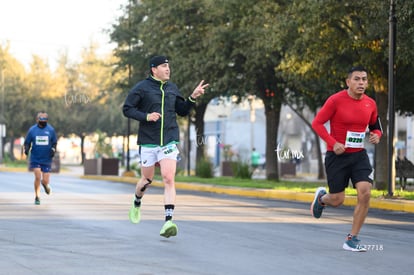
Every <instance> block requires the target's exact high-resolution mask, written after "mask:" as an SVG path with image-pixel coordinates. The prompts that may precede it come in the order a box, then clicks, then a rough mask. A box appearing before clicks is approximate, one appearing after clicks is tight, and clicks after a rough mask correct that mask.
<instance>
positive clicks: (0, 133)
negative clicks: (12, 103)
mask: <svg viewBox="0 0 414 275" xmlns="http://www.w3.org/2000/svg"><path fill="white" fill-rule="evenodd" d="M0 70H1V71H0V83H1V111H0V164H1V163H3V159H4V150H3V148H4V146H3V139H4V137H5V136H6V124H5V122H6V120H5V118H4V113H5V111H4V66H3V62H1V63H0Z"/></svg>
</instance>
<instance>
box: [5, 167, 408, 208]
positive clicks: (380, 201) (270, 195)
mask: <svg viewBox="0 0 414 275" xmlns="http://www.w3.org/2000/svg"><path fill="white" fill-rule="evenodd" d="M1 171H16V172H18V171H23V169H20V170H18V169H13V168H6V167H2V166H0V172H1ZM24 171H26V170H24ZM122 173H123V171H120V172H119V176H99V175H86V176H85V175H84V170H83V166H77V165H74V166H62V169H61V171H60V174H66V175H72V176H77V177H80V178H84V179H95V180H107V181H115V182H125V183H130V184H136V182H137V177H123V176H121V175H122ZM152 185H153V186H158V187H163V183H162V182H158V181H154V182H153V183H152ZM175 185H176V188H177V189H182V190H192V191H200V192H210V193H217V194H227V195H234V196H246V197H255V198H263V199H277V200H287V201H299V202H305V203H309V204H310V203H311V202H312V200H313V197H314V194H313V193H303V192H295V191H288V190H270V189H259V188H238V187H227V186H219V185H214V184H200V183H184V182H176V183H175ZM356 202H357V200H356V197H355V196H347V197H346V198H345V202H344V205H346V206H355V205H356ZM370 208H376V209H382V210H390V211H399V212H408V213H414V201H410V200H401V199H385V198H371V202H370Z"/></svg>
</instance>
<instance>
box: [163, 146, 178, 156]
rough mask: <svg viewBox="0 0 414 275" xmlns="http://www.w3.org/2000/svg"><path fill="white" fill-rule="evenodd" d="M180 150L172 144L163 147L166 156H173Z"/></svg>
mask: <svg viewBox="0 0 414 275" xmlns="http://www.w3.org/2000/svg"><path fill="white" fill-rule="evenodd" d="M177 150H178V148H177V146H176V145H175V144H171V145H167V146H164V147H162V152H163V153H164V155H168V154H171V153H172V152H175V151H177Z"/></svg>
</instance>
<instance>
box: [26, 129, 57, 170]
mask: <svg viewBox="0 0 414 275" xmlns="http://www.w3.org/2000/svg"><path fill="white" fill-rule="evenodd" d="M24 144H25V145H31V148H32V149H31V150H30V162H37V163H40V164H50V163H52V158H51V157H50V152H51V150H52V147H53V145H56V144H57V138H56V133H55V129H53V127H52V126H51V125H49V124H47V125H46V127H44V128H40V127H39V126H38V125H37V124H35V125H33V126H32V127H30V129H29V131H28V132H27V135H26V139H25V140H24Z"/></svg>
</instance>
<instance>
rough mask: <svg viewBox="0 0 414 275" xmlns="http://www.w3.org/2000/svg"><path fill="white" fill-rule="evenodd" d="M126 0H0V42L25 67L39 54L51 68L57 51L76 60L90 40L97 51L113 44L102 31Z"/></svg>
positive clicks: (108, 48) (115, 16) (113, 19)
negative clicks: (95, 45)
mask: <svg viewBox="0 0 414 275" xmlns="http://www.w3.org/2000/svg"><path fill="white" fill-rule="evenodd" d="M127 1H128V0H70V1H67V0H17V1H14V0H0V44H1V46H2V47H4V46H5V45H6V44H7V43H9V45H10V49H9V52H10V54H11V55H12V56H13V57H14V58H16V59H17V60H19V62H20V63H22V64H23V65H25V66H26V67H27V66H28V65H29V64H30V62H31V61H32V55H33V54H35V55H38V56H40V57H41V58H42V59H44V60H46V61H47V62H48V63H49V65H50V66H51V67H52V68H53V67H54V66H55V65H56V63H57V59H58V56H59V55H60V53H65V52H67V53H68V55H69V58H70V61H73V62H75V61H79V60H80V53H81V51H82V49H83V48H86V47H88V46H89V45H90V43H91V41H94V42H97V43H98V44H99V51H98V53H102V54H104V53H106V52H110V51H111V49H112V48H113V47H114V45H113V44H110V43H109V35H108V34H105V33H104V30H105V29H109V28H110V27H111V25H112V24H113V23H115V22H116V18H117V17H118V16H119V15H121V14H122V12H121V6H124V5H125V4H126V3H127Z"/></svg>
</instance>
